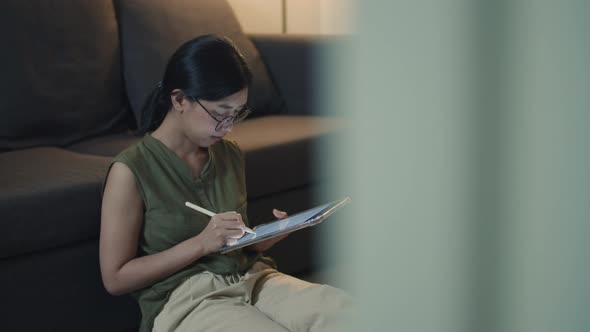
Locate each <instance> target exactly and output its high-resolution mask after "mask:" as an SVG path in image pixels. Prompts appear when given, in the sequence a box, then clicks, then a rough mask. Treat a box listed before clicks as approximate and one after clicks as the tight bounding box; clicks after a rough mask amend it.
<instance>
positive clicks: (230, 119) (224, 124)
mask: <svg viewBox="0 0 590 332" xmlns="http://www.w3.org/2000/svg"><path fill="white" fill-rule="evenodd" d="M191 98H192V99H193V100H194V101H196V102H197V104H199V106H201V107H202V108H203V109H204V110H205V112H207V114H209V116H210V117H211V119H213V120H215V122H217V125H216V126H215V131H220V130H221V129H224V128H228V127H229V126H232V125H234V124H236V123H238V122H240V121H242V120H244V119H245V118H246V117H247V116H248V115H249V114H250V113H252V110H251V109H250V106H248V105H246V106H244V107H243V108H242V109H240V110H239V111H238V113H236V115H234V116H226V117H225V118H223V119H221V120H218V119H217V118H216V117H215V116H213V114H211V112H209V111H208V110H207V109H206V108H205V106H203V104H201V103H200V102H199V101H198V100H197V99H196V98H195V97H193V96H191Z"/></svg>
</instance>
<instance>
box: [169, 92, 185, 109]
mask: <svg viewBox="0 0 590 332" xmlns="http://www.w3.org/2000/svg"><path fill="white" fill-rule="evenodd" d="M184 97H185V95H184V92H183V91H182V90H180V89H174V90H172V93H171V94H170V101H171V102H172V107H173V108H174V109H175V110H177V111H180V112H181V113H182V112H184V109H183V108H182V106H183V104H184Z"/></svg>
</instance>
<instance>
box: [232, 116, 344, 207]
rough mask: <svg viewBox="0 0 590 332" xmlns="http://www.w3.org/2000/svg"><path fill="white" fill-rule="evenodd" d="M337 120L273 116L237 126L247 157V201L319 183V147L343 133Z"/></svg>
mask: <svg viewBox="0 0 590 332" xmlns="http://www.w3.org/2000/svg"><path fill="white" fill-rule="evenodd" d="M343 128H345V121H343V119H341V118H335V117H319V116H309V115H307V116H305V115H302V116H291V115H272V116H265V117H261V118H255V119H250V120H248V121H244V122H243V123H240V124H239V125H237V126H235V127H234V129H233V130H232V132H231V133H230V134H228V136H227V137H228V138H229V139H234V140H236V141H237V142H238V145H239V146H240V148H241V149H242V151H243V152H244V154H245V158H246V181H247V186H248V198H249V199H255V198H258V197H262V196H266V195H272V194H276V193H280V192H284V191H287V190H291V189H294V188H298V187H302V186H305V185H309V184H312V183H316V182H318V180H319V178H318V177H319V169H318V167H319V164H318V162H319V160H318V159H319V158H316V155H317V153H318V152H319V147H320V145H321V144H322V142H323V141H324V140H327V139H330V138H332V137H334V136H335V135H337V134H339V133H341V132H342V130H343Z"/></svg>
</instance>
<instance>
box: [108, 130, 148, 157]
mask: <svg viewBox="0 0 590 332" xmlns="http://www.w3.org/2000/svg"><path fill="white" fill-rule="evenodd" d="M145 140H146V138H145V137H144V138H142V139H140V140H139V141H137V142H135V143H133V144H131V145H129V146H128V147H126V148H125V149H124V150H123V151H121V152H119V153H118V154H117V155H116V156H115V157H113V159H112V161H111V163H112V164H113V163H115V162H122V163H124V164H128V163H134V162H137V161H138V160H142V159H143V155H144V154H145V146H144V145H145Z"/></svg>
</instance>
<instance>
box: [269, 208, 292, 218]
mask: <svg viewBox="0 0 590 332" xmlns="http://www.w3.org/2000/svg"><path fill="white" fill-rule="evenodd" d="M272 214H274V216H275V217H276V218H278V219H284V218H287V216H288V215H287V212H284V211H279V210H277V209H273V210H272Z"/></svg>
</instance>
